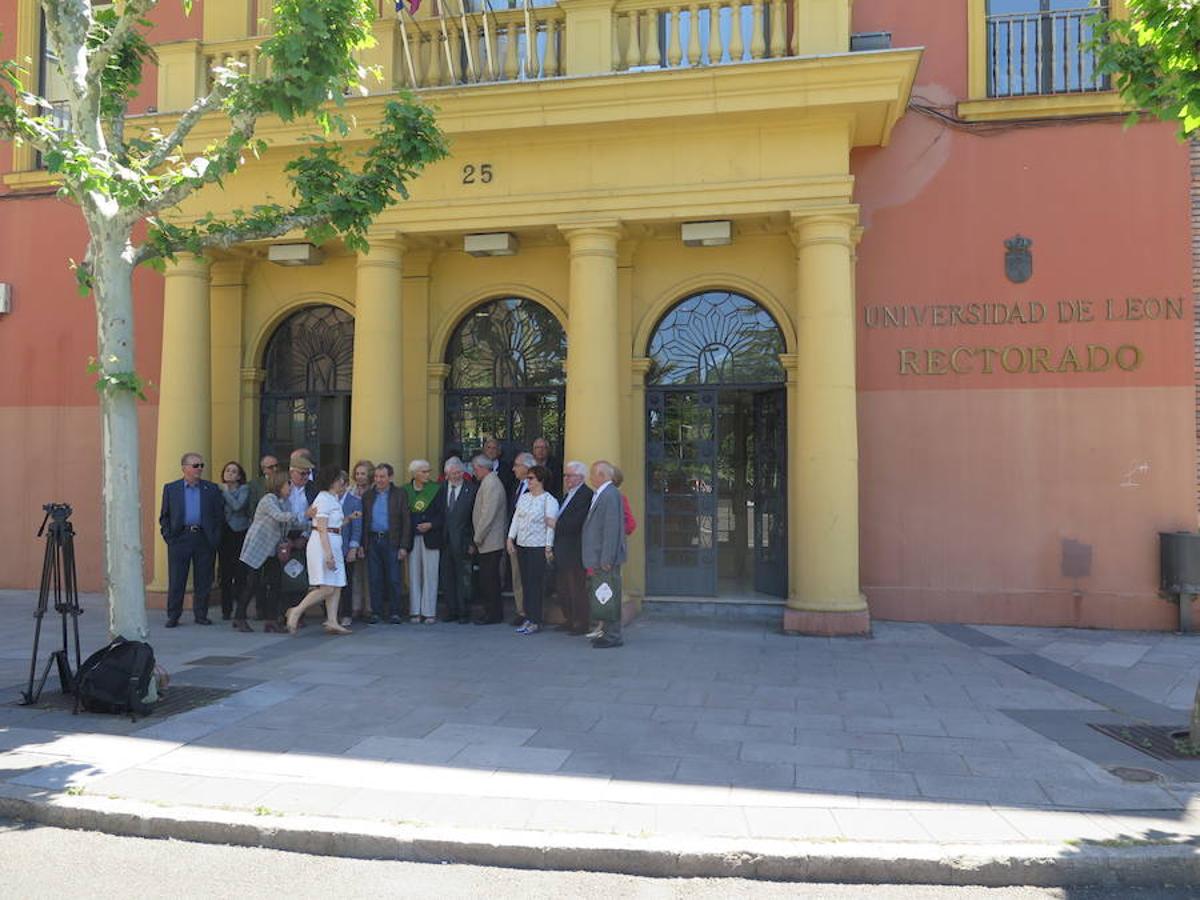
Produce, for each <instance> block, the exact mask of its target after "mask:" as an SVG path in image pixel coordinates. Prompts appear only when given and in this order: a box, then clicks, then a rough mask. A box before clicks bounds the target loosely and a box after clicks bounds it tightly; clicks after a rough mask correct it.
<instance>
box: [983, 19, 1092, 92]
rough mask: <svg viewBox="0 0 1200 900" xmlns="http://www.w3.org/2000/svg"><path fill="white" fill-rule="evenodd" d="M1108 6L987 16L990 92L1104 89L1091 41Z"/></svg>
mask: <svg viewBox="0 0 1200 900" xmlns="http://www.w3.org/2000/svg"><path fill="white" fill-rule="evenodd" d="M1107 14H1108V9H1107V7H1104V6H1100V7H1096V6H1089V7H1082V8H1079V9H1059V10H1050V11H1045V12H1033V13H1012V14H1008V15H992V16H988V18H987V46H988V96H989V97H1025V96H1029V95H1031V94H1067V93H1082V92H1086V91H1106V90H1108V89H1109V86H1110V85H1109V78H1108V76H1106V75H1101V74H1099V73H1098V72H1097V71H1096V57H1095V53H1094V51H1093V50H1092V49H1090V43H1091V41H1092V38H1093V34H1094V27H1095V26H1094V22H1095V20H1096V18H1097V17H1098V16H1106V15H1107Z"/></svg>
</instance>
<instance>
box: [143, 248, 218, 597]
mask: <svg viewBox="0 0 1200 900" xmlns="http://www.w3.org/2000/svg"><path fill="white" fill-rule="evenodd" d="M209 303H210V301H209V290H208V261H207V260H206V259H204V258H203V257H198V256H193V255H191V254H183V255H180V257H179V258H178V260H177V261H176V262H175V263H174V264H170V265H168V266H167V270H166V275H165V284H164V286H163V340H162V367H161V369H160V371H159V376H158V381H159V386H158V440H157V443H156V445H155V452H154V507H153V508H154V522H155V528H154V533H155V535H156V539H155V541H154V580H153V581H152V582H151V584H150V589H151V590H153V591H165V590H166V589H167V548H166V545H165V544H163V542H162V540H161V539H160V538H157V533H158V527H157V523H158V514H159V513H160V512H161V502H162V486H163V484H165V483H166V482H168V481H174V480H176V479H177V478H179V477H181V476H180V472H179V459H180V457H181V456H183V454H184V453H189V452H195V453H202V454H204V459H205V462H206V463H208V466H209V468H208V469H206V470H205V477H206V478H209V479H212V480H218V479H219V478H220V477H221V473H220V472H217V471H215V467H216V466H219V465H220V464H221V463H220V462H214V461H213V459H212V331H211V313H210V306H209ZM222 462H223V461H222Z"/></svg>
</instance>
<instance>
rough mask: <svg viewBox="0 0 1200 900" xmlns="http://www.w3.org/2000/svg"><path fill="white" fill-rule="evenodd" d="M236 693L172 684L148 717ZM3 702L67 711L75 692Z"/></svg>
mask: <svg viewBox="0 0 1200 900" xmlns="http://www.w3.org/2000/svg"><path fill="white" fill-rule="evenodd" d="M236 693H237V691H231V690H228V689H226V688H212V687H199V686H196V685H191V684H179V685H172V686H171V687H169V688H167V690H166V692H165V693H164V694H163V696H162V697H161V698H159V701H158V702H157V703H156V704H154V711H153V712H152V713H150V718H154V719H165V718H166V717H168V716H173V715H176V714H178V713H182V712H188V711H189V710H192V709H199V708H200V707H202V706H209V705H211V704H213V703H217V702H219V701H221V700H224V699H225V698H226V697H229V696H231V695H233V694H236ZM3 705H5V706H16V707H20V708H21V709H41V710H60V711H64V710H65V711H66V712H70V711H71V710H73V709H74V708H75V695H74V694H64V693H62V692H61V691H57V690H51V689H49V688H47V689H46V690H45V691H44V692H43V693H42V696H41V697H39V698H38V702H37V703H35V704H33V705H32V706H21V702H20V701H19V700H17V701H14V702H12V703H6V704H3ZM79 714H80V715H81V716H93V715H94V716H104V717H105V718H112V717H113V714H112V713H89V712H88V711H87V710H85V709H81V710H79ZM126 718H128V716H126ZM143 718H144V717H141V716H139V717H138V721H142V719H143Z"/></svg>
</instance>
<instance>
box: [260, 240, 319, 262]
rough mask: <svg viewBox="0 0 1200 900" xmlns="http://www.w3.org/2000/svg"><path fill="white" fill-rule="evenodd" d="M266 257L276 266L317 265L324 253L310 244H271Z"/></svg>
mask: <svg viewBox="0 0 1200 900" xmlns="http://www.w3.org/2000/svg"><path fill="white" fill-rule="evenodd" d="M267 259H269V260H270V261H271V262H273V263H275V265H277V266H319V265H320V264H321V263H322V262H323V261H324V259H325V254H324V253H322V252H321V250H320V248H319V247H314V246H313V245H312V244H307V243H303V244H272V245H271V246H270V247H268V248H267Z"/></svg>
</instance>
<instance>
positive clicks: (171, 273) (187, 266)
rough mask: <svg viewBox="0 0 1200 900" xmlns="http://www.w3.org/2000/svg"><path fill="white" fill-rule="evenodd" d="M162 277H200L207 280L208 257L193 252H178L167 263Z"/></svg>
mask: <svg viewBox="0 0 1200 900" xmlns="http://www.w3.org/2000/svg"><path fill="white" fill-rule="evenodd" d="M163 277H164V278H180V277H184V278H202V279H204V280H205V281H207V280H208V277H209V261H208V258H207V257H205V256H198V255H197V254H195V253H180V254H178V255H177V256H176V257H175V259H174V260H172V261H169V262H168V263H167V267H166V270H165V271H164V272H163Z"/></svg>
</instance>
